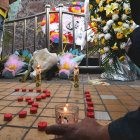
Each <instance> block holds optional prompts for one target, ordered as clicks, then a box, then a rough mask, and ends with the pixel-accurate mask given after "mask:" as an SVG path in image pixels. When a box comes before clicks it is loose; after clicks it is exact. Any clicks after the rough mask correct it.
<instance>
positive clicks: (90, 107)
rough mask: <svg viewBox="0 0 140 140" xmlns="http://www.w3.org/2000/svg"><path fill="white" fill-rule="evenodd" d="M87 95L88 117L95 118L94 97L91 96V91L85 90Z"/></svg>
mask: <svg viewBox="0 0 140 140" xmlns="http://www.w3.org/2000/svg"><path fill="white" fill-rule="evenodd" d="M85 97H86V101H87V117H90V118H93V119H95V114H94V103H93V102H92V98H91V97H90V92H89V91H85Z"/></svg>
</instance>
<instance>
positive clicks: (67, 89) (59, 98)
mask: <svg viewBox="0 0 140 140" xmlns="http://www.w3.org/2000/svg"><path fill="white" fill-rule="evenodd" d="M89 77H90V78H94V75H80V87H79V89H75V88H74V87H73V84H72V82H71V81H68V80H58V79H57V80H56V79H55V80H52V81H49V82H48V81H43V82H42V89H47V90H49V91H51V97H50V98H46V99H42V101H40V102H38V103H39V109H38V112H37V114H30V111H29V110H30V107H31V105H28V104H27V102H25V101H23V102H18V101H17V98H18V97H19V96H23V97H24V98H25V97H27V96H30V97H31V98H32V99H35V97H36V96H37V95H38V93H36V92H35V90H34V92H33V93H29V92H25V93H23V92H21V90H20V92H14V89H15V88H20V89H21V88H23V87H24V88H26V89H29V88H31V87H32V88H34V89H35V83H32V81H28V82H26V83H20V82H18V80H17V79H15V80H3V79H0V139H1V140H50V139H52V138H54V136H52V135H49V136H48V135H46V134H45V132H40V131H38V130H37V124H38V122H40V121H46V122H47V123H48V125H52V124H54V123H55V111H54V108H55V105H57V104H59V103H71V104H76V105H77V106H78V107H79V109H80V112H79V121H80V120H82V119H84V118H85V116H86V107H87V105H86V100H85V95H84V91H85V90H87V91H90V94H91V97H92V101H93V102H94V109H95V117H96V119H97V121H98V122H99V123H100V124H102V125H106V124H108V123H110V122H111V121H112V120H115V119H118V118H119V117H122V116H124V115H125V114H126V113H127V112H128V111H133V110H136V109H137V108H138V107H139V106H140V86H139V85H140V81H139V80H138V81H137V82H134V83H135V84H133V83H132V82H131V84H128V85H127V84H126V83H124V82H117V81H116V82H112V83H111V82H110V84H111V85H109V86H103V85H89V84H88V80H85V79H86V78H87V79H89ZM85 81H87V82H85ZM114 83H115V84H114ZM40 94H43V93H40ZM22 110H25V111H27V117H26V118H22V119H21V118H19V117H18V113H19V112H20V111H22ZM5 113H12V114H13V119H12V120H11V121H10V122H6V121H4V120H3V117H4V114H5Z"/></svg>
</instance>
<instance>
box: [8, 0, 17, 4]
mask: <svg viewBox="0 0 140 140" xmlns="http://www.w3.org/2000/svg"><path fill="white" fill-rule="evenodd" d="M15 1H17V0H9V4H12V3H13V2H15Z"/></svg>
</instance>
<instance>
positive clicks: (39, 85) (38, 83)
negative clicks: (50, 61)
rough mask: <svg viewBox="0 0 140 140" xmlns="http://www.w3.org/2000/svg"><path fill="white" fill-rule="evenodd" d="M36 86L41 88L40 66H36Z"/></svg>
mask: <svg viewBox="0 0 140 140" xmlns="http://www.w3.org/2000/svg"><path fill="white" fill-rule="evenodd" d="M36 88H37V89H39V88H41V66H40V65H38V66H37V67H36Z"/></svg>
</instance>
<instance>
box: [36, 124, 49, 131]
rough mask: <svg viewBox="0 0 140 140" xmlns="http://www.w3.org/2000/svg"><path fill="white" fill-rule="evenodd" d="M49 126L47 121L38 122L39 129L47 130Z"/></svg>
mask: <svg viewBox="0 0 140 140" xmlns="http://www.w3.org/2000/svg"><path fill="white" fill-rule="evenodd" d="M46 128H47V122H39V123H38V130H40V131H45V130H46Z"/></svg>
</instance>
